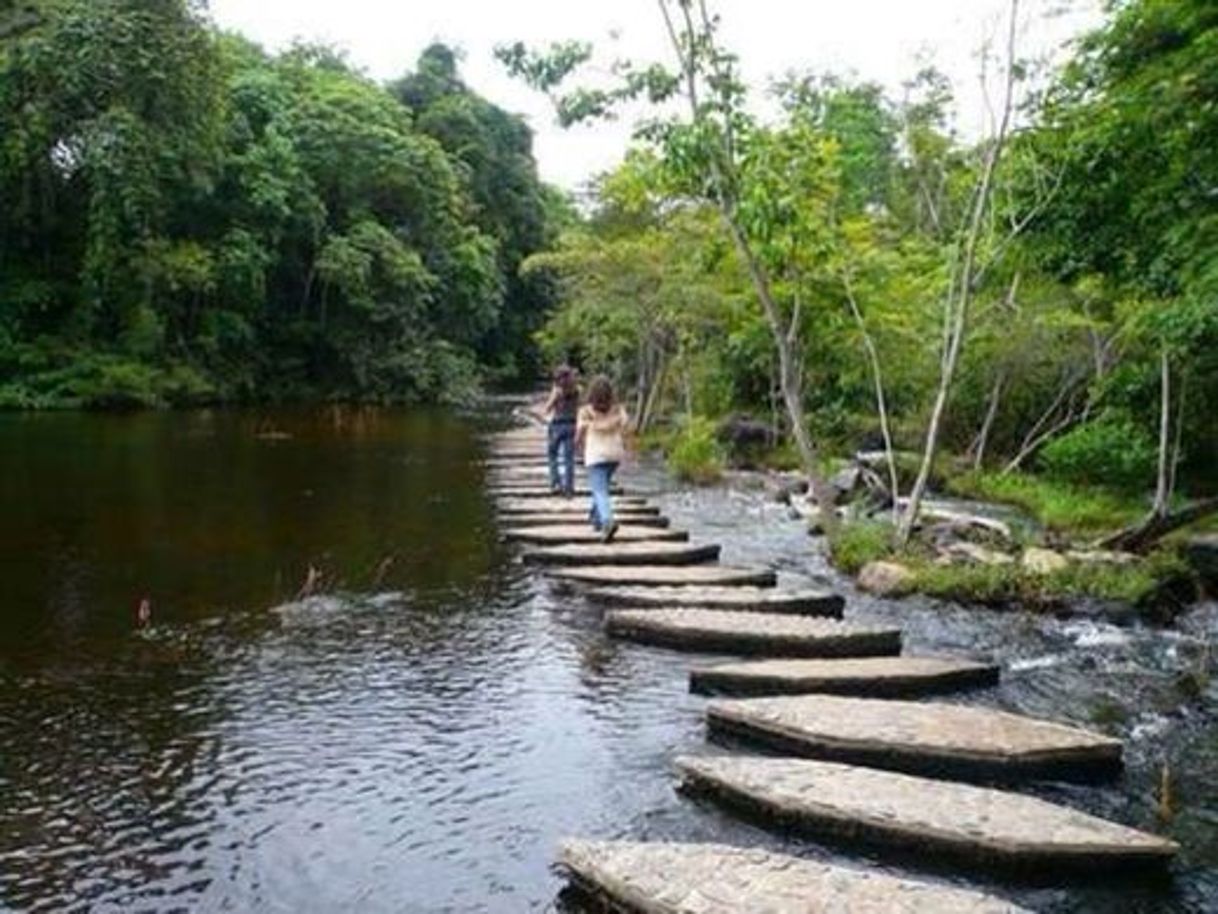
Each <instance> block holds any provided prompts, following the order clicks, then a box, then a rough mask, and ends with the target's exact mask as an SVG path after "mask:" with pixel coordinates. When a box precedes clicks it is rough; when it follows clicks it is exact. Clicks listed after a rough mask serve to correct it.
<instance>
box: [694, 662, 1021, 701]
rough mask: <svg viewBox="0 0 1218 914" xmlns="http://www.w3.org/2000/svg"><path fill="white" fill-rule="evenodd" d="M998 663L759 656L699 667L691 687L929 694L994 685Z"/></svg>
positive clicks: (754, 691) (705, 689) (739, 690)
mask: <svg viewBox="0 0 1218 914" xmlns="http://www.w3.org/2000/svg"><path fill="white" fill-rule="evenodd" d="M997 682H998V667H996V666H994V665H992V664H988V663H974V662H972V661H969V660H952V659H950V658H947V657H864V658H860V659H857V660H755V661H752V662H750V663H724V664H720V665H718V666H710V667H695V668H694V669H692V670H690V671H689V688H690V691H691V692H703V693H705V692H720V693H723V692H730V693H733V694H737V695H740V694H748V695H784V694H787V695H795V694H800V693H804V692H825V693H833V694H839V695H894V696H902V695H911V694H914V695H924V694H927V693H929V692H949V691H952V690H954V689H963V688H970V687H975V686H988V685H994V684H995V683H997Z"/></svg>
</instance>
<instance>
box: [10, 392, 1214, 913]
mask: <svg viewBox="0 0 1218 914" xmlns="http://www.w3.org/2000/svg"><path fill="white" fill-rule="evenodd" d="M504 411H505V410H504V409H503V408H502V405H497V406H495V407H494V408H492V409H491V410H490V411H489V413H490V415H478V416H453V415H446V414H442V413H430V412H420V411H414V412H405V411H403V412H394V411H356V412H352V411H342V410H338V411H330V410H327V411H314V412H271V413H267V412H260V413H252V412H251V413H239V412H227V413H226V412H215V413H212V412H200V413H189V414H142V415H135V416H93V415H77V414H63V415H35V416H0V510H2V518H0V582H2V584H0V586H2V587H3V595H4V602H3V607H2V611H0V907H3V908H5V909H7V910H13V911H117V910H124V911H127V910H150V911H169V910H182V911H235V912H278V911H283V912H330V911H361V912H364V911H367V912H379V911H386V912H388V911H395V912H403V911H405V912H441V911H444V912H449V911H452V912H465V911H492V912H499V911H503V912H514V911H530V910H538V911H544V910H564V911H566V910H573V909H575V907H576V904H577V903H576V902H573V901H571V900H570V899H567V898H565V897H564V896H563V895H562V894H561V891H560V890H561V888H562V884H561V881H560V879H559V878H558V876H557V875H556V874H555V873H553V872H552V870H551V869H550V863H551V861H552V859H553V857H554V851H555V846H556V844H557V842H558V841H559V839H560V838H562V837H563V836H565V835H579V836H590V837H622V838H650V839H679V840H707V841H722V842H729V843H736V844H742V845H756V846H765V847H771V848H779V849H783V850H785V851H788V852H791V853H796V854H801V855H807V856H813V857H818V858H824V859H830V860H839V861H841V862H846V863H862V862H866V863H869V864H871V865H875V866H879V867H885V868H888V867H891V863H890V862H888V861H886V860H884V859H883V858H881V857H874V858H870V859H867V858H864V857H862V856H860V855H859V854H858V853H857V852H852V853H850V854H848V855H847V854H842V853H840V852H838V851H835V850H834V849H832V848H830V847H822V846H820V845H818V844H816V843H813V842H809V841H804V840H794V839H784V838H783V837H781V836H779V835H774V834H771V833H769V832H767V831H765V830H762V829H760V828H757V827H755V826H753V825H749V824H744V823H741V822H738V821H737V820H735V819H733V818H732V817H731V816H729V815H727V814H725V813H722V812H720V811H718V810H717V809H716V808H714V807H713V806H709V805H704V804H702V803H696V802H693V801H690V800H688V799H685V798H682V797H681V796H679V795H677V794H676V793H675V792H674V790H673V781H672V779H671V776H670V774H669V769H668V763H669V760H670V759H671V757H672V756H673V755H674V754H676V753H678V752H701V751H708V750H707V746H706V744H705V739H704V732H703V728H702V724H701V720H700V712H701V709H702V707H703V704H704V699H701V698H699V697H697V696H691V695H689V694H688V692H687V689H686V679H685V673H686V668H687V658H686V657H684V656H682V655H679V654H675V653H672V652H668V651H665V650H661V649H652V648H645V647H639V646H634V645H629V644H624V643H614V642H611V641H608V640H606V639H605V638H604V637H603V636H602V635H601V634H600V631H599V627H598V621H599V620H598V614H597V613H596V612H595V611H594V610H593V609H591V608H590V607H588V606H587V605H586V604H584V603H583V602H582V601H581V600H580V599H579V598H578V597H577V596H574V595H571V594H567V593H561V592H558V591H555V590H554V589H552V588H551V587H550V586H549V585H547V584H546V583H545V582H544V581H543V580H542V579H540V578H539V577H538V576H537V575H536V574H534V573H532V572H529V571H526V570H525V569H524V568H523V567H522V566H521V565H520V564H519V563H518V562H517V561H516V558H515V554H514V551H513V550H512V549H510V548H507V547H504V546H501V545H500V544H499V543H498V542H497V538H496V521H495V518H494V514H493V511H492V505H491V503H490V501H489V500H488V498H487V497H486V496H485V495H484V494H483V492H482V478H483V477H482V470H481V468H480V466H479V464H478V458H479V455H480V444H479V440H478V437H477V434H478V432H479V431H480V430H482V429H484V428H486V427H488V426H489V425H490V424H492V423H493V420H494V418H495V416H496V415H497V414H501V413H502V412H504ZM631 473H632V475H633V476H634V478H635V480H636V483H637V484H638V485H640V486H642V487H645V488H647V489H649V490H652V491H655V492H657V493H658V501H659V502H660V503H661V504H662V505H663V506H664V508H665V510H666V513H668V514H670V516H672V517H673V519H674V523H676V524H679V525H681V526H687V527H689V528H690V529H691V530H693V531H694V533H695V536H696V537H697V538H700V539H701V538H705V539H708V540H714V541H719V542H722V543H723V544H724V555H725V559H726V560H728V561H733V562H756V563H764V564H769V565H773V566H774V567H777V568H778V569H779V571H780V572H781V573H782V574H783V575H784V577H786V578H787V580H788V581H789V582H790V583H797V582H800V581H805V582H806V581H813V582H817V583H821V584H829V585H832V586H835V587H839V588H841V589H843V590H844V591H845V592H847V594H848V597H849V600H848V609H847V615H848V617H851V618H858V619H866V620H879V619H883V620H892V621H899V622H901V623H902V624H903V625H904V626H905V628H906V632H907V641H908V644H909V647H910V649H911V650H914V651H917V650H935V651H959V652H961V653H965V654H971V655H976V656H981V657H993V658H996V659H998V660H1000V661H1001V662H1002V663H1004V664H1005V665H1006V667H1007V672H1006V675H1005V678H1004V681H1003V683H1002V685H1000V686H999V687H997V688H995V689H992V690H988V691H985V692H982V693H976V694H972V695H969V696H968V697H967V698H964V699H961V700H967V701H973V702H979V703H982V704H987V705H991V706H996V707H1004V708H1008V709H1012V710H1017V711H1023V712H1027V713H1031V714H1036V715H1040V716H1046V717H1053V718H1057V719H1061V720H1067V721H1075V722H1079V723H1082V724H1085V725H1087V726H1093V727H1099V728H1101V729H1105V730H1108V731H1109V732H1112V733H1115V734H1118V735H1120V736H1122V737H1124V738H1125V739H1126V740H1127V741H1128V749H1127V755H1126V757H1127V769H1128V770H1127V772H1126V774H1125V776H1124V777H1123V779H1122V780H1121V781H1120V782H1119V783H1117V784H1114V785H1109V786H1102V787H1086V786H1064V785H1056V784H1042V785H1034V786H1032V787H1029V789H1030V790H1032V791H1034V792H1036V793H1038V794H1040V795H1042V796H1045V797H1049V798H1052V799H1056V800H1058V801H1061V802H1065V803H1070V804H1073V805H1077V806H1079V807H1081V808H1084V809H1087V810H1090V811H1093V812H1097V813H1101V814H1104V815H1107V816H1110V817H1113V818H1116V819H1119V820H1121V821H1124V822H1127V823H1129V824H1133V825H1138V826H1141V827H1147V828H1152V829H1156V830H1162V831H1165V832H1167V833H1169V834H1171V835H1172V836H1173V837H1175V838H1176V840H1178V841H1180V842H1181V844H1182V845H1183V853H1182V855H1181V860H1180V863H1179V865H1178V866H1177V867H1176V869H1175V870H1174V872H1173V874H1172V877H1171V878H1170V879H1169V880H1166V881H1162V882H1128V881H1124V882H1123V881H1120V880H1118V881H1115V882H1113V881H1111V880H1109V881H1107V882H1098V883H1092V884H1089V885H1077V884H1072V885H1069V886H1038V887H1027V886H1018V885H1012V884H1008V883H1003V882H999V881H992V880H987V879H985V878H980V877H977V876H976V875H975V874H961V873H950V872H942V871H940V872H926V871H923V872H921V873H918V874H919V875H922V876H924V877H925V878H930V879H946V880H948V881H952V882H956V883H959V884H965V885H974V886H979V887H984V888H987V889H989V890H991V891H994V892H997V893H999V894H1002V895H1005V896H1006V897H1009V898H1012V899H1014V900H1016V901H1019V902H1021V903H1023V904H1025V905H1027V906H1028V907H1030V908H1033V909H1035V910H1040V911H1046V912H1049V911H1052V912H1075V911H1079V912H1082V911H1097V912H1107V911H1120V912H1148V914H1149V912H1156V914H1159V912H1162V914H1168V912H1170V914H1180V912H1202V911H1214V910H1218V685H1216V683H1218V677H1216V676H1215V675H1214V674H1215V673H1216V672H1218V670H1216V669H1215V659H1216V658H1215V654H1214V653H1211V652H1209V651H1207V649H1206V647H1205V645H1206V643H1207V642H1208V641H1211V640H1218V607H1216V606H1215V605H1214V604H1212V603H1211V604H1203V605H1201V606H1199V607H1197V608H1196V609H1194V610H1193V611H1192V612H1190V613H1189V614H1188V615H1187V616H1185V617H1184V618H1183V619H1182V620H1181V621H1180V623H1179V624H1178V625H1177V626H1176V627H1174V628H1172V629H1154V628H1143V627H1139V626H1126V627H1116V626H1113V625H1109V624H1105V623H1102V622H1099V621H1095V620H1091V619H1087V618H1081V619H1080V618H1075V619H1059V618H1048V617H1037V616H1030V615H1024V614H1018V613H1001V612H994V611H989V610H984V609H976V608H968V609H966V608H961V607H952V606H944V605H939V604H934V603H931V602H929V601H919V600H910V601H900V602H891V601H882V600H873V599H870V598H866V597H863V596H861V595H858V594H856V593H854V591H853V589H852V588H851V587H850V585H849V583H848V582H846V581H843V580H841V579H840V578H838V577H837V576H836V575H835V574H834V573H833V572H832V571H831V570H830V569H829V568H828V567H827V565H826V564H825V562H824V560H823V558H822V556H821V553H820V551H819V546H818V544H817V542H816V541H815V540H812V539H810V538H809V537H807V536H806V535H805V534H804V532H803V531H802V529H801V527H800V525H799V523H798V522H795V521H792V520H790V519H789V518H787V517H786V515H785V513H784V511H783V509H782V508H780V507H778V506H776V505H772V504H769V503H768V502H767V500H766V499H765V497H764V496H763V495H762V493H760V492H759V491H747V490H740V489H725V488H715V489H705V490H692V489H682V488H681V487H678V486H676V485H675V484H673V483H672V482H671V481H669V480H668V479H667V478H666V477H665V476H664V474H663V473H662V472H661V471H659V470H658V469H657V468H655V467H654V466H640V467H635V468H632V470H631ZM310 568H312V569H313V574H312V577H313V578H314V579H315V580H317V579H318V578H319V577H320V589H321V590H322V591H324V592H325V595H322V596H311V597H305V598H303V599H297V597H298V596H300V593H301V590H302V587H303V586H304V584H305V582H306V579H308V578H309V577H310ZM142 600H147V601H148V602H147V605H148V606H149V607H150V609H151V615H152V619H151V626H150V627H149V628H147V629H145V630H143V631H137V626H136V621H135V611H136V607H137V606H138V605H139V603H140V602H141V601H142ZM285 604H286V605H285ZM272 607H279V609H277V610H276V611H271V609H272ZM1164 762H1166V763H1167V764H1168V766H1169V771H1170V776H1169V779H1168V780H1169V781H1170V794H1171V796H1170V801H1169V803H1168V804H1167V805H1168V806H1169V807H1170V809H1171V815H1170V817H1169V818H1168V820H1167V821H1166V822H1165V823H1163V824H1161V821H1160V818H1159V817H1160V815H1161V814H1162V813H1161V809H1160V807H1161V806H1162V804H1161V802H1160V793H1161V781H1162V770H1163V765H1164ZM893 871H894V872H902V873H910V874H914V873H917V871H915V870H912V869H900V868H894V869H893Z"/></svg>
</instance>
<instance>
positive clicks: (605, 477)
mask: <svg viewBox="0 0 1218 914" xmlns="http://www.w3.org/2000/svg"><path fill="white" fill-rule="evenodd" d="M615 470H617V464H616V463H594V464H592V466H590V467H587V473H588V488H589V489H591V490H592V512H591V518H592V526H593V527H595V528H596V529H597V530H604V529H605V528H606V527H608V526H609V525H610V524H612V523H613V499H612V498H611V497H610V495H609V490H610V488H611V487H612V486H613V473H614V471H615Z"/></svg>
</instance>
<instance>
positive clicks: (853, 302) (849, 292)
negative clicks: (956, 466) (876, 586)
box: [842, 270, 901, 521]
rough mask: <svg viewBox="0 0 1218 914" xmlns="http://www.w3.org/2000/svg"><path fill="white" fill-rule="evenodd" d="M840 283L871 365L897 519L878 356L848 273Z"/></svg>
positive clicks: (893, 466) (894, 464)
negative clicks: (843, 288)
mask: <svg viewBox="0 0 1218 914" xmlns="http://www.w3.org/2000/svg"><path fill="white" fill-rule="evenodd" d="M842 282H843V285H844V286H845V288H846V301H847V302H848V303H849V304H850V313H851V315H853V317H854V323H855V325H856V326H857V327H858V329H859V333H860V334H861V335H862V337H863V348H864V349H865V350H866V351H867V361H868V362H869V363H870V365H871V381H872V384H873V386H874V387H875V408H876V412H877V413H878V414H879V417H880V434H881V435H883V437H884V460H885V462H886V463H887V464H888V486H889V488H888V492H889V494H890V495H891V496H892V516H893V520H894V521H895V520H896V519H897V515H898V511H899V509H898V508H897V502H898V500H899V499H900V497H901V483H900V480H899V479H898V478H897V461H896V458H895V457H894V456H893V451H892V432H891V430H890V428H889V424H888V403H887V401H886V399H885V397H884V374H883V371H882V370H881V367H880V354H879V351H878V350H877V349H876V346H875V341H874V340H873V339H872V338H871V332H870V331H869V330H868V329H867V322H866V321H865V320H864V319H863V312H862V309H861V308H859V303H858V299H856V298H855V296H854V284H853V283H852V282H851V281H850V272H849V271H848V270H847V271H846V272H844V273H843V274H842Z"/></svg>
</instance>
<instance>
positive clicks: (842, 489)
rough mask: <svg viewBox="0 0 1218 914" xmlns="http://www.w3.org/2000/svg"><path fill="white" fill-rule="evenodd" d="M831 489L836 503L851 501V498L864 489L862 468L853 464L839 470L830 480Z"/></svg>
mask: <svg viewBox="0 0 1218 914" xmlns="http://www.w3.org/2000/svg"><path fill="white" fill-rule="evenodd" d="M829 488H830V489H832V490H833V500H834V501H838V502H840V501H849V500H850V498H851V496H853V495H855V494H857V493H858V491H859V490H860V489H862V488H863V470H862V467H860V466H858V465H857V464H852V465H850V466H848V467H844V468H843V469H841V470H838V471H837V472H836V473H834V474H833V476H832V477H831V478H830V479H829Z"/></svg>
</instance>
